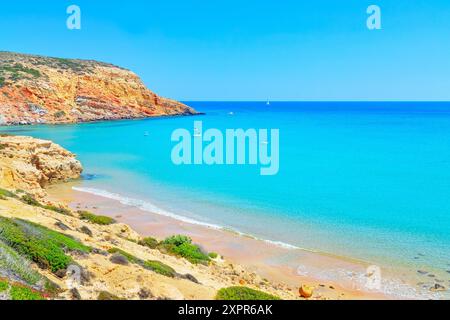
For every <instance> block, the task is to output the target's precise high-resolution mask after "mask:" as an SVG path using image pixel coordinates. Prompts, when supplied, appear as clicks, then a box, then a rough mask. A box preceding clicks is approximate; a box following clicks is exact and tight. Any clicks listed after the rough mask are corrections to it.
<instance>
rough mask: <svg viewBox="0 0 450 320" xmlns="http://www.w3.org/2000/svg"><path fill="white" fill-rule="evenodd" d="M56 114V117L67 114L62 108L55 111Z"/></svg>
mask: <svg viewBox="0 0 450 320" xmlns="http://www.w3.org/2000/svg"><path fill="white" fill-rule="evenodd" d="M54 116H55V118H63V117H65V116H66V112H65V111H63V110H60V111H57V112H55V114H54Z"/></svg>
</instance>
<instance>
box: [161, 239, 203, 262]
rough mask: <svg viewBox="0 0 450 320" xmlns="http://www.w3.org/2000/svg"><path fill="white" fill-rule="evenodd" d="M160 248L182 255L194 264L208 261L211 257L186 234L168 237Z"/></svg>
mask: <svg viewBox="0 0 450 320" xmlns="http://www.w3.org/2000/svg"><path fill="white" fill-rule="evenodd" d="M159 248H160V249H161V250H163V251H167V252H168V253H172V254H174V255H177V256H180V257H183V258H185V259H186V260H188V261H189V262H191V263H193V264H198V263H207V262H208V261H209V260H210V258H209V256H208V255H206V254H205V253H203V252H202V250H201V249H200V248H199V247H198V246H196V245H195V244H192V239H191V238H189V237H186V236H182V235H177V236H172V237H169V238H167V239H166V240H164V241H163V242H162V244H161V245H160V246H159Z"/></svg>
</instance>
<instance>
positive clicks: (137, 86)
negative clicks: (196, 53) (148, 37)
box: [0, 52, 196, 125]
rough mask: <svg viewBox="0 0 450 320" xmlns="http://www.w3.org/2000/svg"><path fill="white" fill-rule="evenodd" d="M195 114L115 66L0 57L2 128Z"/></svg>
mask: <svg viewBox="0 0 450 320" xmlns="http://www.w3.org/2000/svg"><path fill="white" fill-rule="evenodd" d="M194 114H196V111H195V110H193V109H192V108H190V107H188V106H186V105H185V104H183V103H180V102H177V101H174V100H171V99H167V98H163V97H160V96H158V95H157V94H155V93H154V92H152V91H150V90H149V89H148V88H147V87H146V86H145V85H144V83H143V82H142V80H141V79H140V78H139V77H138V76H137V75H136V74H135V73H133V72H131V71H129V70H126V69H124V68H120V67H117V66H114V65H112V64H107V63H102V62H97V61H92V60H72V59H61V58H51V57H43V56H36V55H26V54H19V53H11V52H0V125H27V124H43V123H48V124H60V123H77V122H90V121H101V120H118V119H135V118H148V117H161V116H176V115H194Z"/></svg>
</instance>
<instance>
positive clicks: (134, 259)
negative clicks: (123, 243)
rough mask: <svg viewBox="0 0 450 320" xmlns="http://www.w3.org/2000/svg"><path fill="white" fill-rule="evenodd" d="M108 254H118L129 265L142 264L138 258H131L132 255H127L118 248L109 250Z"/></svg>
mask: <svg viewBox="0 0 450 320" xmlns="http://www.w3.org/2000/svg"><path fill="white" fill-rule="evenodd" d="M108 252H109V253H111V254H117V253H118V254H120V255H122V256H124V257H125V258H126V259H127V260H128V262H130V263H136V264H142V263H143V261H142V260H141V259H139V258H137V257H135V256H133V255H132V254H130V253H128V252H126V251H124V250H122V249H119V248H111V249H109V250H108Z"/></svg>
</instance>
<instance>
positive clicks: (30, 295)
mask: <svg viewBox="0 0 450 320" xmlns="http://www.w3.org/2000/svg"><path fill="white" fill-rule="evenodd" d="M0 293H1V294H2V295H4V296H5V297H6V298H7V299H8V300H16V301H17V300H45V297H44V294H43V293H42V292H39V291H36V290H34V289H32V288H30V287H27V286H24V285H21V284H18V283H10V282H9V281H8V280H7V279H0Z"/></svg>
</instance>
